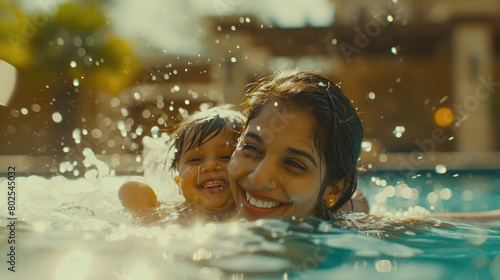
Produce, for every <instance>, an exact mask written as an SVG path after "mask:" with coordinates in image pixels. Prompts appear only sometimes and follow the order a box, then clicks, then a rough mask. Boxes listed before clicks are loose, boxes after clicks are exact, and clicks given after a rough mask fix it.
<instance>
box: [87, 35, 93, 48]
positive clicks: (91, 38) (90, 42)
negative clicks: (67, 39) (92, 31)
mask: <svg viewBox="0 0 500 280" xmlns="http://www.w3.org/2000/svg"><path fill="white" fill-rule="evenodd" d="M85 44H87V46H93V45H94V44H95V40H94V37H92V36H87V38H85Z"/></svg>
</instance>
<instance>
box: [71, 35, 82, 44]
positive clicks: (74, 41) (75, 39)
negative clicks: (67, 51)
mask: <svg viewBox="0 0 500 280" xmlns="http://www.w3.org/2000/svg"><path fill="white" fill-rule="evenodd" d="M82 43H83V42H82V38H80V37H79V36H75V37H73V45H74V46H75V47H81V46H82Z"/></svg>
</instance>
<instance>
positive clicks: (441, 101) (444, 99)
mask: <svg viewBox="0 0 500 280" xmlns="http://www.w3.org/2000/svg"><path fill="white" fill-rule="evenodd" d="M447 99H448V95H445V96H444V97H443V98H441V99H439V104H442V103H443V102H445V101H446V100H447Z"/></svg>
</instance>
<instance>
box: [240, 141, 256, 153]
mask: <svg viewBox="0 0 500 280" xmlns="http://www.w3.org/2000/svg"><path fill="white" fill-rule="evenodd" d="M241 149H242V150H243V151H246V152H251V153H260V150H259V148H258V147H257V146H255V145H253V144H250V143H245V144H243V145H242V146H241Z"/></svg>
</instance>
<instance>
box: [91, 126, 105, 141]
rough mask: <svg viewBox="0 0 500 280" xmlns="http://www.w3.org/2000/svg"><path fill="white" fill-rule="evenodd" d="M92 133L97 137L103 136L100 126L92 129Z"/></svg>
mask: <svg viewBox="0 0 500 280" xmlns="http://www.w3.org/2000/svg"><path fill="white" fill-rule="evenodd" d="M90 135H92V137H94V138H95V139H99V138H101V137H102V131H101V130H100V129H99V128H94V129H92V132H91V133H90Z"/></svg>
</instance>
